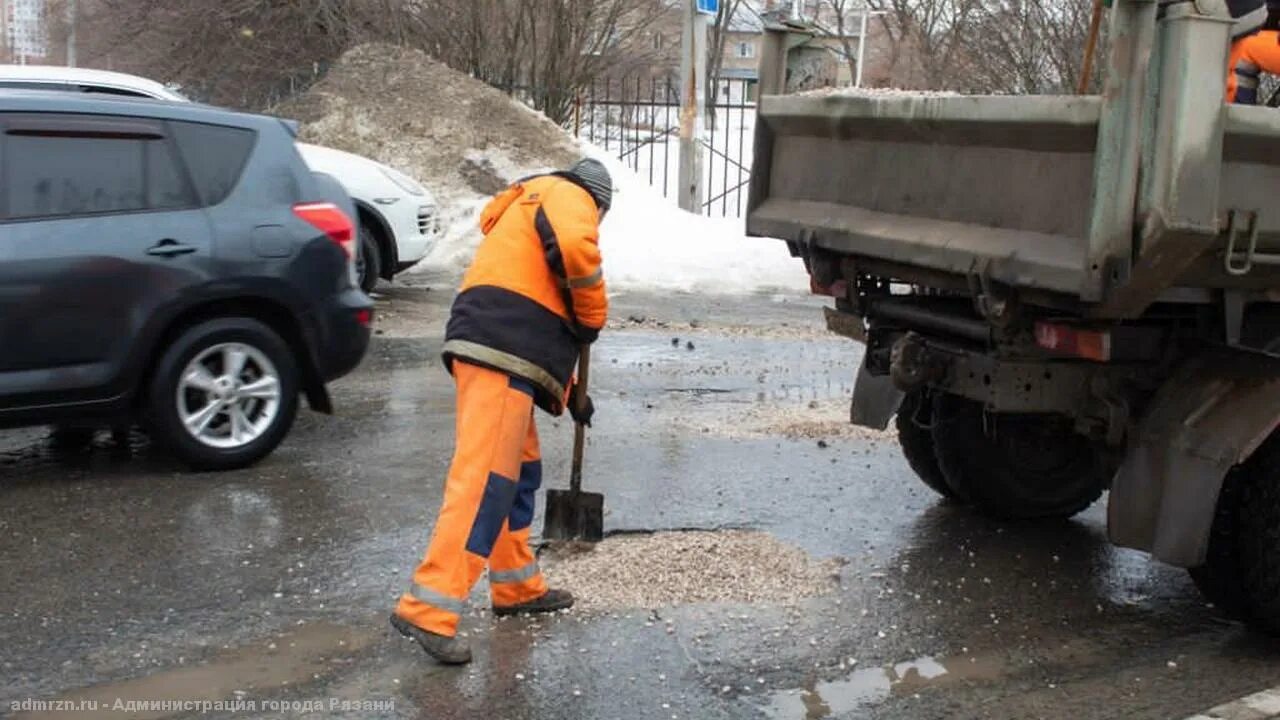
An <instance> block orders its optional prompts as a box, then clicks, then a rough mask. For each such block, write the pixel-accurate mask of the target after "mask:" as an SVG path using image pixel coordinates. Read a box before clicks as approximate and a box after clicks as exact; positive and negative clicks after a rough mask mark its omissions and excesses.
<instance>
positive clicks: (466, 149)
mask: <svg viewBox="0 0 1280 720" xmlns="http://www.w3.org/2000/svg"><path fill="white" fill-rule="evenodd" d="M272 112H273V113H274V114H276V115H280V116H282V117H288V118H293V119H296V120H298V121H299V122H301V123H302V124H303V126H302V139H303V140H305V141H307V142H312V143H315V144H318V145H326V146H329V147H333V148H337V149H339V150H346V151H347V152H352V153H356V154H357V155H364V156H365V157H370V158H373V159H374V160H378V161H379V162H383V163H386V164H388V165H391V166H392V167H395V168H397V169H399V170H401V171H402V172H405V173H408V174H409V175H412V176H413V177H415V178H417V179H418V180H420V181H422V182H423V183H425V184H427V185H428V186H429V187H430V189H431V190H432V191H433V192H434V193H435V194H436V195H437V196H443V197H442V199H447V198H449V197H450V196H452V195H454V194H470V193H474V194H478V195H491V194H493V193H495V192H498V191H499V190H501V189H502V188H503V187H505V185H506V183H507V182H509V181H511V180H514V179H515V177H512V175H514V174H516V173H524V172H533V171H541V170H544V169H548V168H560V167H567V166H568V165H569V164H570V163H572V162H573V160H574V159H576V158H577V156H578V151H577V148H576V145H575V143H574V142H573V139H572V138H571V137H570V136H569V135H567V134H566V133H565V132H564V131H563V130H561V129H560V128H559V127H557V126H556V125H555V124H554V123H552V122H551V121H549V120H547V119H546V118H545V117H543V116H542V115H540V114H538V113H536V112H534V111H532V110H530V109H529V108H527V107H525V106H524V105H522V104H521V103H520V102H519V101H517V100H514V99H512V98H511V97H510V96H508V95H506V94H505V93H503V92H501V91H500V90H497V89H495V88H493V87H490V86H489V85H486V84H485V83H483V82H481V81H479V80H476V79H475V78H472V77H471V76H469V75H467V74H465V73H460V72H458V71H456V70H453V69H452V68H450V67H448V66H447V65H444V64H443V63H440V62H438V61H436V60H433V59H431V58H430V57H428V56H427V55H426V54H425V53H422V52H420V51H417V50H412V49H409V48H404V47H397V46H394V45H386V44H376V43H375V44H368V45H361V46H358V47H355V48H353V49H351V50H349V51H347V52H346V53H345V54H344V55H343V56H342V57H341V58H340V59H339V60H338V61H337V62H336V63H334V65H333V66H332V67H331V68H330V70H329V72H328V73H327V74H326V75H325V77H324V78H323V79H322V80H321V81H320V82H318V83H316V84H315V86H313V87H312V88H311V89H310V90H308V91H307V92H306V93H303V94H301V95H299V96H297V97H295V98H291V99H290V100H288V101H286V102H284V103H283V104H281V105H279V106H277V107H275V108H273V109H272Z"/></svg>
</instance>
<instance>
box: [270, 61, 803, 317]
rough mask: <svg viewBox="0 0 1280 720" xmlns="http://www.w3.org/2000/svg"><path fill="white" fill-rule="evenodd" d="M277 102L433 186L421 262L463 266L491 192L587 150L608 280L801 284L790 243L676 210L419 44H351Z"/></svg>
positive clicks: (307, 128)
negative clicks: (434, 205)
mask: <svg viewBox="0 0 1280 720" xmlns="http://www.w3.org/2000/svg"><path fill="white" fill-rule="evenodd" d="M274 112H275V113H276V114H279V115H282V116H285V117H292V118H295V119H297V120H299V121H301V122H302V123H303V129H302V138H303V139H304V140H306V141H308V142H313V143H316V144H320V145H327V146H329V147H335V148H338V149H340V150H346V151H348V152H353V153H356V154H359V155H364V156H366V157H370V158H373V159H374V160H377V161H379V162H383V163H386V164H388V165H391V166H392V167H395V168H397V169H399V170H401V171H403V172H406V173H408V174H410V175H412V176H414V177H415V178H417V179H418V180H420V181H421V182H422V183H424V184H425V185H427V187H429V188H430V189H431V191H432V192H433V193H434V194H435V195H436V197H437V199H438V200H439V202H440V215H441V227H442V231H441V232H442V234H441V238H440V240H439V242H437V244H436V248H435V250H433V251H432V253H431V254H430V255H429V256H428V257H427V258H426V259H425V260H423V262H422V263H420V264H419V266H418V268H417V269H418V270H434V271H441V270H443V271H447V272H450V273H456V272H459V271H461V269H462V268H464V267H465V266H466V264H467V263H468V262H469V261H470V259H471V257H472V255H473V253H474V250H475V247H476V245H477V244H479V242H480V233H479V230H478V229H477V227H476V223H477V218H478V216H479V212H480V210H481V209H482V208H483V207H484V204H485V203H486V202H487V201H488V199H489V197H491V196H492V195H493V194H495V193H497V192H499V191H500V190H502V189H503V188H504V187H506V186H507V184H509V183H510V182H512V181H514V180H516V179H518V178H520V177H523V176H526V175H531V174H534V173H538V172H544V171H547V170H551V169H557V168H565V167H568V166H569V165H570V164H572V163H573V161H574V160H576V159H577V158H579V157H582V156H584V155H591V156H594V157H598V158H599V159H601V160H602V161H604V162H605V163H606V164H607V165H608V166H609V169H610V172H611V173H613V176H614V183H615V185H616V186H617V187H618V189H619V193H618V195H617V197H616V198H615V200H614V207H613V210H612V212H610V213H609V216H608V217H607V218H606V220H605V223H604V226H603V227H602V235H601V236H602V241H601V245H602V250H603V253H604V256H605V273H606V278H607V279H608V282H609V285H610V288H611V289H612V290H615V291H617V290H622V291H627V290H687V291H700V292H712V293H734V292H755V291H762V290H784V291H797V292H804V291H806V290H807V289H808V280H807V278H806V276H805V273H804V268H803V265H802V264H801V262H800V261H799V260H796V259H794V258H792V257H790V255H789V254H788V253H787V250H786V245H785V244H783V243H781V242H778V241H776V240H763V239H756V238H747V237H746V236H745V233H744V230H743V222H742V220H740V219H713V218H707V217H702V216H699V215H693V214H690V213H685V212H682V211H680V210H679V209H678V208H676V207H675V205H674V202H673V201H671V200H668V199H665V198H663V197H662V195H661V193H660V192H658V191H656V190H654V189H653V188H651V187H650V186H649V185H648V183H646V182H645V181H644V180H642V179H640V178H639V177H638V176H636V175H635V174H634V173H633V172H631V170H629V169H628V168H626V167H625V166H624V165H622V164H621V163H620V162H617V161H616V160H615V159H614V158H613V156H612V155H610V154H609V153H607V152H605V151H603V150H600V149H599V148H595V147H590V146H587V145H583V144H579V143H578V141H576V140H575V139H574V138H573V137H572V136H570V135H569V134H568V133H566V132H565V131H564V130H563V129H561V128H560V127H559V126H557V125H556V124H555V123H552V122H551V121H550V120H548V119H547V118H546V117H545V116H543V115H541V114H540V113H538V112H536V111H534V110H532V109H530V108H529V107H527V106H525V105H524V104H523V103H521V102H519V101H518V100H515V99H513V98H511V97H509V96H507V95H506V94H505V93H503V92H501V91H499V90H497V89H495V88H492V87H490V86H488V85H486V84H484V83H482V82H480V81H478V80H476V79H474V78H472V77H470V76H468V75H466V74H464V73H459V72H457V71H455V70H452V69H450V68H449V67H447V66H445V65H443V64H441V63H439V62H437V61H435V60H432V59H431V58H429V57H427V56H426V55H425V54H423V53H421V52H419V51H416V50H411V49H406V48H400V47H395V46H391V45H381V44H371V45H363V46H360V47H357V48H354V49H352V50H350V51H348V52H347V53H346V54H345V55H343V56H342V58H341V59H340V60H339V61H338V62H337V63H335V64H334V66H333V67H332V68H331V69H330V71H329V72H328V74H327V75H326V76H325V78H324V79H323V80H321V81H320V82H319V83H317V84H316V85H315V86H313V87H312V88H311V89H310V90H309V91H308V92H306V93H304V94H302V95H300V96H298V97H296V98H293V99H291V100H289V101H287V102H286V103H284V104H282V105H281V106H279V107H277V108H275V109H274Z"/></svg>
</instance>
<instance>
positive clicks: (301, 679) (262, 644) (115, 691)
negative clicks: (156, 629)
mask: <svg viewBox="0 0 1280 720" xmlns="http://www.w3.org/2000/svg"><path fill="white" fill-rule="evenodd" d="M380 637H382V636H381V635H375V634H370V633H367V632H366V633H364V634H361V633H358V632H357V631H356V630H355V629H353V628H349V627H344V626H341V625H334V624H331V623H312V624H309V625H303V626H300V627H298V628H295V629H293V630H291V631H289V632H286V633H284V634H282V635H280V636H278V637H274V638H270V639H264V640H261V641H259V642H257V643H254V644H253V645H247V646H244V647H240V648H236V649H234V650H230V651H228V652H226V653H225V654H223V655H221V656H219V657H216V658H214V659H213V660H212V661H210V662H208V663H205V664H203V665H197V666H194V667H177V668H172V669H169V670H164V671H162V672H159V673H156V674H154V675H148V676H146V677H141V678H136V679H133V680H125V681H123V682H118V683H108V684H104V685H94V686H92V687H87V688H84V689H81V690H75V691H72V692H69V693H67V694H65V695H63V696H61V697H59V698H56V699H55V700H54V701H53V703H52V704H50V705H49V706H48V707H58V708H77V709H69V710H66V711H64V712H59V711H57V710H55V711H53V712H38V713H21V714H17V715H14V716H13V717H14V718H15V720H17V719H19V718H41V720H51V719H54V718H68V719H71V718H76V719H81V720H82V719H83V718H85V717H94V718H113V717H119V718H129V719H130V720H144V719H146V718H153V719H154V718H166V717H172V716H174V715H175V714H183V712H182V711H181V710H180V709H158V710H155V711H151V710H150V708H149V707H148V706H147V705H145V704H144V705H142V706H141V707H142V708H144V709H143V710H141V711H138V710H134V711H132V712H130V711H126V710H123V709H120V710H115V711H114V712H113V710H112V709H113V707H122V708H123V707H129V702H130V701H134V702H135V703H139V702H140V703H156V704H158V705H161V706H163V703H164V701H171V702H172V703H180V702H188V701H190V702H202V701H210V702H213V701H218V700H233V699H237V698H240V697H245V696H247V697H249V698H252V697H253V696H254V695H255V694H256V693H255V692H254V691H257V693H266V692H270V691H273V690H276V689H278V688H282V687H287V686H290V685H295V684H308V683H311V682H313V681H314V679H315V676H316V675H318V674H319V675H323V674H325V673H326V671H327V669H328V668H329V666H330V665H331V663H332V661H333V659H334V658H335V657H339V656H345V655H349V654H351V653H352V652H354V651H357V650H360V649H361V648H364V647H366V646H368V645H369V644H371V643H372V642H373V641H374V640H375V639H378V638H380ZM117 701H119V702H120V703H121V705H119V706H117ZM134 707H138V706H137V705H135V706H134ZM86 711H88V712H86Z"/></svg>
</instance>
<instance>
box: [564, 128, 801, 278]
mask: <svg viewBox="0 0 1280 720" xmlns="http://www.w3.org/2000/svg"><path fill="white" fill-rule="evenodd" d="M587 152H588V153H590V154H591V155H592V156H594V157H596V158H599V159H600V160H601V161H602V162H604V163H605V164H606V165H607V166H608V167H609V172H610V173H612V174H613V182H614V186H615V187H616V188H617V189H618V192H617V194H616V195H615V197H614V201H613V209H612V210H611V211H610V212H609V214H608V215H607V216H606V217H605V221H604V224H603V225H602V226H601V229H600V238H601V239H600V248H601V252H602V253H603V254H604V266H605V278H606V280H607V282H608V283H609V286H610V288H611V289H612V290H615V291H618V290H685V291H694V292H709V293H746V292H759V291H767V290H782V291H796V292H806V291H807V290H808V288H809V279H808V276H807V275H806V274H805V272H804V265H803V264H802V263H801V262H800V261H799V260H797V259H796V258H793V257H791V254H790V253H789V252H788V251H787V246H786V244H785V243H782V242H780V241H778V240H771V239H766V238H749V237H747V236H746V232H745V227H744V222H743V220H742V219H741V218H712V217H706V216H702V215H694V214H692V213H687V212H684V211H682V210H680V209H679V208H677V207H675V206H674V205H673V204H672V202H671V201H670V200H667V199H666V198H663V197H662V193H661V190H660V189H655V188H652V187H650V186H649V183H648V182H647V180H645V179H641V178H640V177H638V176H637V175H636V174H635V173H634V172H632V171H631V170H630V169H628V168H627V167H625V166H624V165H622V164H621V163H620V162H618V161H617V160H616V159H614V158H613V157H612V155H610V154H607V153H605V152H604V151H602V150H600V149H599V148H587Z"/></svg>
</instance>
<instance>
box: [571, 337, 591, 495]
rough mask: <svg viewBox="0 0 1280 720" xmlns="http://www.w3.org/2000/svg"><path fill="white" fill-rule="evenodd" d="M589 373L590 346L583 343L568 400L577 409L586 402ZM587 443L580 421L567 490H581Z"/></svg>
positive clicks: (574, 436) (576, 425) (576, 426)
mask: <svg viewBox="0 0 1280 720" xmlns="http://www.w3.org/2000/svg"><path fill="white" fill-rule="evenodd" d="M590 374H591V346H590V345H583V346H582V347H580V348H579V349H578V380H577V382H576V383H574V386H573V395H572V397H570V398H569V402H571V403H577V405H578V409H579V410H581V409H582V408H584V407H585V405H586V402H587V379H588V378H589V377H590ZM586 444H587V428H586V426H585V425H583V424H582V423H580V422H575V423H574V428H573V467H572V468H571V469H570V471H569V492H571V493H573V494H575V495H576V494H577V493H578V492H579V491H580V490H582V455H583V451H584V448H585V446H586Z"/></svg>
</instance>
